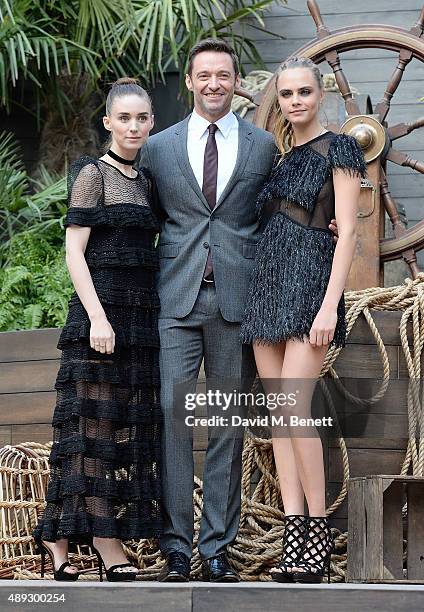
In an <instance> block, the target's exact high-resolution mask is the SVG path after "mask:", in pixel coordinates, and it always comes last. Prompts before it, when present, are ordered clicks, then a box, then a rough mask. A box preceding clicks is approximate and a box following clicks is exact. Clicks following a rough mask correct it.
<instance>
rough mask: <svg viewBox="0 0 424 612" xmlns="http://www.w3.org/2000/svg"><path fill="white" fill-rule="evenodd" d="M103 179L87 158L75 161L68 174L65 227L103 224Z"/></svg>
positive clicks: (92, 162) (94, 165) (93, 161)
mask: <svg viewBox="0 0 424 612" xmlns="http://www.w3.org/2000/svg"><path fill="white" fill-rule="evenodd" d="M104 216H105V212H104V207H103V178H102V174H101V172H100V170H99V168H98V167H97V164H96V163H95V160H93V159H91V158H89V157H81V158H80V159H78V160H77V161H75V162H74V163H73V164H72V165H71V167H70V169H69V173H68V213H67V215H66V220H65V226H68V225H81V226H84V227H92V226H94V225H99V224H102V223H104V220H105V219H104Z"/></svg>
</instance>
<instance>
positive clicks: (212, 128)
mask: <svg viewBox="0 0 424 612" xmlns="http://www.w3.org/2000/svg"><path fill="white" fill-rule="evenodd" d="M217 129H218V126H217V125H216V124H215V123H210V124H209V125H208V130H209V134H211V136H213V135H214V134H215V132H216V130H217Z"/></svg>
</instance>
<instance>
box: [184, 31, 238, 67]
mask: <svg viewBox="0 0 424 612" xmlns="http://www.w3.org/2000/svg"><path fill="white" fill-rule="evenodd" d="M204 51H215V52H216V53H227V54H228V55H229V56H230V57H231V59H232V61H233V67H234V73H235V75H236V76H237V75H238V74H239V72H240V70H239V66H238V59H237V55H236V53H235V51H234V49H233V48H232V46H231V45H229V44H228V43H227V42H226V41H225V40H219V39H218V38H205V40H201V41H200V42H198V43H196V44H195V45H194V47H192V48H191V49H190V52H189V54H188V68H187V72H188V74H189V75H190V76H191V73H192V71H193V60H194V58H195V57H196V55H199V53H203V52H204Z"/></svg>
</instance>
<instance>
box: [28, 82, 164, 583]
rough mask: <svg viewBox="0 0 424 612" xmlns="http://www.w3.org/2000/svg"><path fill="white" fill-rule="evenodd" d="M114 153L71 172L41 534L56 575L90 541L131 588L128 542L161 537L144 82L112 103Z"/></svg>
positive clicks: (154, 228)
mask: <svg viewBox="0 0 424 612" xmlns="http://www.w3.org/2000/svg"><path fill="white" fill-rule="evenodd" d="M104 123H105V127H106V128H107V129H108V130H110V131H111V148H110V149H109V151H108V152H107V153H106V154H105V155H104V156H103V157H101V158H100V159H90V158H88V157H83V158H81V159H79V160H78V161H76V162H75V163H74V164H73V165H72V166H71V168H70V171H69V180H68V194H69V210H68V214H67V219H66V226H67V231H66V260H67V264H68V268H69V272H70V275H71V278H72V281H73V283H74V287H75V293H74V295H73V296H72V298H71V300H70V303H69V314H68V318H67V321H66V324H65V326H64V328H63V331H62V334H61V336H60V340H59V344H58V348H60V349H62V359H61V365H60V370H59V373H58V376H57V380H56V389H57V405H56V408H55V412H54V417H53V426H54V440H53V447H52V452H51V456H50V467H51V473H50V482H49V487H48V491H47V495H46V501H47V505H46V508H45V511H44V514H43V517H42V518H41V520H40V522H39V524H38V526H37V527H36V529H35V532H34V536H35V538H36V540H37V542H38V544H39V547H40V549H41V553H42V556H43V557H44V556H45V554H46V553H47V554H49V555H50V557H51V559H52V562H53V563H54V569H55V578H56V579H61V580H75V579H77V578H78V572H77V568H75V567H73V566H70V565H69V563H67V551H68V540H73V541H80V542H86V541H89V542H90V543H91V544H92V546H93V547H94V548H95V550H96V553H98V557H99V567H100V569H101V567H102V560H103V565H104V567H105V569H106V573H107V577H108V579H109V580H114V581H117V580H131V579H134V578H135V576H136V573H137V570H136V568H135V567H133V566H132V565H131V564H129V563H127V558H126V556H125V554H124V551H123V549H122V545H121V540H129V539H136V540H138V539H140V538H147V537H158V536H159V535H160V533H161V483H160V436H161V420H162V414H161V410H160V403H159V402H160V399H159V391H160V389H159V360H158V357H159V335H158V328H157V316H158V309H159V301H158V295H157V293H156V288H155V274H156V270H157V268H158V259H157V254H156V251H155V245H154V242H155V236H156V234H157V232H158V230H159V226H158V220H157V217H156V215H155V211H154V210H153V201H154V197H153V196H154V186H153V182H152V179H151V177H150V176H149V175H148V174H147V173H146V172H144V171H143V170H142V169H141V170H139V171H136V170H135V169H134V168H133V164H134V158H135V157H136V154H137V151H138V149H139V148H140V147H141V145H142V144H143V142H145V140H146V139H147V137H148V135H149V131H150V129H151V128H152V126H153V117H152V109H151V103H150V99H149V97H148V95H147V93H146V92H145V91H144V90H143V89H142V88H141V87H140V86H139V85H138V84H137V82H136V81H135V80H134V79H128V78H124V79H120V80H119V81H117V83H115V84H114V85H113V86H112V88H111V90H110V92H109V95H108V99H107V102H106V117H105V118H104Z"/></svg>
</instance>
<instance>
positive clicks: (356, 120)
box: [340, 115, 389, 164]
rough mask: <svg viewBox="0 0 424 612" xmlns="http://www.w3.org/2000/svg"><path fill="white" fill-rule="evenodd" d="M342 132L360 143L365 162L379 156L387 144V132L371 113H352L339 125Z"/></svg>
mask: <svg viewBox="0 0 424 612" xmlns="http://www.w3.org/2000/svg"><path fill="white" fill-rule="evenodd" d="M340 132H341V133H342V134H349V136H353V137H354V138H356V140H357V141H358V142H359V144H360V145H361V149H362V151H363V153H364V157H365V161H366V162H367V164H368V163H369V162H371V161H373V160H374V159H377V157H379V156H380V155H381V154H382V152H383V150H384V148H385V147H386V146H389V141H388V138H387V132H386V130H385V129H384V127H383V126H382V125H381V123H380V122H379V121H378V119H375V118H374V117H372V116H371V115H354V116H352V117H349V118H348V119H347V120H346V121H345V122H344V123H343V124H342V126H341V127H340Z"/></svg>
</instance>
